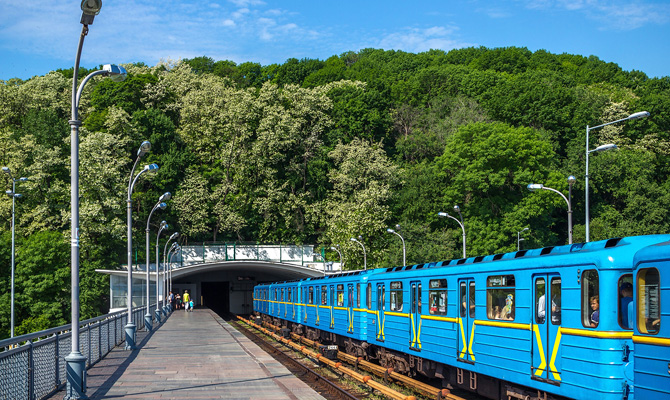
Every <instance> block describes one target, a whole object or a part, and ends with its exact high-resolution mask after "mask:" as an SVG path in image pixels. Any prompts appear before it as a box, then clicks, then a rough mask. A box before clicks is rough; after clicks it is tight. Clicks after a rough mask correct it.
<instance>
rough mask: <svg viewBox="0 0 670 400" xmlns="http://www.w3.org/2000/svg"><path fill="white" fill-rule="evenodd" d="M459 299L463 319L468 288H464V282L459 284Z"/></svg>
mask: <svg viewBox="0 0 670 400" xmlns="http://www.w3.org/2000/svg"><path fill="white" fill-rule="evenodd" d="M460 292H461V293H460V296H459V297H460V299H461V302H462V303H463V304H461V317H465V310H466V309H467V307H466V301H465V300H466V298H467V297H466V296H467V295H468V287H467V286H466V283H465V282H461V290H460Z"/></svg>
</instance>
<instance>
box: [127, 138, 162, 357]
mask: <svg viewBox="0 0 670 400" xmlns="http://www.w3.org/2000/svg"><path fill="white" fill-rule="evenodd" d="M149 150H151V143H149V142H148V141H144V142H142V144H141V145H140V148H139V149H138V150H137V157H136V158H135V163H134V164H133V169H132V170H131V171H130V179H129V182H128V199H127V200H126V203H127V211H126V214H127V224H128V297H127V303H128V304H127V305H128V317H127V319H128V323H127V324H126V326H125V331H126V347H125V349H126V350H135V333H136V332H137V326H136V325H135V324H134V323H133V198H132V194H133V188H134V187H135V182H137V179H138V178H139V177H140V176H141V175H142V174H143V173H145V172H147V171H155V170H157V169H158V165H156V164H149V165H145V166H144V168H143V169H142V170H141V171H140V172H139V173H138V174H137V175H136V176H135V177H134V178H133V175H134V174H135V168H136V167H137V164H138V163H139V161H140V159H141V158H142V156H144V155H145V154H146V153H147V152H148V151H149Z"/></svg>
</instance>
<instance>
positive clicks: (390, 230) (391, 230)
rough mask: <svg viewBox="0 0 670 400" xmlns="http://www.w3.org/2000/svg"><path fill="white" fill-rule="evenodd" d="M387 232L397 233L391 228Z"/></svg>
mask: <svg viewBox="0 0 670 400" xmlns="http://www.w3.org/2000/svg"><path fill="white" fill-rule="evenodd" d="M386 232H388V233H395V231H394V230H393V229H391V228H388V229H386Z"/></svg>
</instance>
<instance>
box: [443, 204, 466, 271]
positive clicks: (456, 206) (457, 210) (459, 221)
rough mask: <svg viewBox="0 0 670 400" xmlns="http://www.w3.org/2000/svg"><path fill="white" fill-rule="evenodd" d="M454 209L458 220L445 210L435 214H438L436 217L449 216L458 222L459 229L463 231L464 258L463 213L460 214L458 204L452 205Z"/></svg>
mask: <svg viewBox="0 0 670 400" xmlns="http://www.w3.org/2000/svg"><path fill="white" fill-rule="evenodd" d="M454 210H456V212H458V215H459V216H460V217H461V219H460V220H459V219H458V218H456V217H454V216H453V215H449V214H447V213H446V212H442V211H440V212H439V213H437V215H438V217H446V218H451V219H453V220H454V221H456V222H457V223H458V225H460V227H461V230H462V231H463V258H466V255H465V224H464V223H463V215H462V214H461V208H460V207H459V206H458V205H455V206H454Z"/></svg>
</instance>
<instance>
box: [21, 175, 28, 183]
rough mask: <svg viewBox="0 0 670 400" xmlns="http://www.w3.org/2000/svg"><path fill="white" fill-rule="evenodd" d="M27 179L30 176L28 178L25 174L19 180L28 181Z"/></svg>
mask: <svg viewBox="0 0 670 400" xmlns="http://www.w3.org/2000/svg"><path fill="white" fill-rule="evenodd" d="M27 180H28V178H26V177H25V176H23V177H21V178H19V182H26V181H27Z"/></svg>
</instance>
